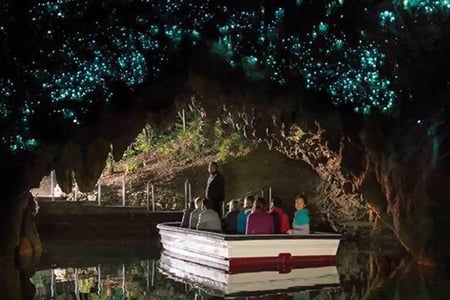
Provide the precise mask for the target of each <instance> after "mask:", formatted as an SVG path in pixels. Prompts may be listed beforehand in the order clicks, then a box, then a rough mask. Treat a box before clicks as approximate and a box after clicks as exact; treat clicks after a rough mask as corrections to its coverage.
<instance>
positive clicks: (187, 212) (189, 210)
mask: <svg viewBox="0 0 450 300" xmlns="http://www.w3.org/2000/svg"><path fill="white" fill-rule="evenodd" d="M197 198H198V197H197ZM197 198H195V199H194V200H193V201H191V202H189V207H188V208H185V209H184V210H183V217H182V218H181V224H180V227H184V228H189V220H190V218H191V213H192V211H193V210H194V209H195V201H196V200H197Z"/></svg>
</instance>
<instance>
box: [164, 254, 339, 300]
mask: <svg viewBox="0 0 450 300" xmlns="http://www.w3.org/2000/svg"><path fill="white" fill-rule="evenodd" d="M159 271H160V272H161V273H162V274H165V275H166V276H168V277H169V278H171V279H173V280H176V281H179V282H182V283H185V284H188V285H189V286H190V287H191V289H192V288H194V289H195V290H199V291H201V292H204V293H206V294H209V295H213V296H220V297H226V298H235V297H246V296H252V295H258V296H261V295H265V296H266V295H275V294H276V295H279V294H284V293H288V294H297V295H299V294H301V295H303V297H300V299H309V297H307V296H308V295H309V293H310V291H313V290H323V289H326V288H337V287H339V275H338V271H337V268H336V266H324V267H309V268H297V269H291V270H290V271H289V272H285V273H279V272H278V271H256V272H244V273H238V274H230V273H227V272H225V271H222V270H217V269H215V268H211V267H207V266H204V265H201V264H197V263H194V262H188V261H184V260H181V259H177V258H173V257H170V256H167V255H165V254H162V255H161V258H160V261H159ZM271 299H272V298H271Z"/></svg>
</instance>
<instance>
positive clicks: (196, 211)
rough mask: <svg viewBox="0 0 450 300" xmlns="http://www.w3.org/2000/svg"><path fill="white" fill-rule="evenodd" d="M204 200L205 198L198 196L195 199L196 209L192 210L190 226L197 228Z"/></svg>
mask: <svg viewBox="0 0 450 300" xmlns="http://www.w3.org/2000/svg"><path fill="white" fill-rule="evenodd" d="M202 201H203V198H200V197H197V198H195V199H194V205H195V209H194V210H193V211H192V212H191V215H190V216H189V228H192V229H197V223H198V216H199V215H200V213H201V212H202V208H201V206H202Z"/></svg>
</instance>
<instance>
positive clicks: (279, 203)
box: [272, 197, 283, 207]
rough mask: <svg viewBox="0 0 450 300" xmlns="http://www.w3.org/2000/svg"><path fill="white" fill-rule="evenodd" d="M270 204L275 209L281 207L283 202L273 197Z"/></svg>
mask: <svg viewBox="0 0 450 300" xmlns="http://www.w3.org/2000/svg"><path fill="white" fill-rule="evenodd" d="M272 204H273V206H275V207H281V206H282V205H283V201H281V199H280V198H276V197H274V198H272Z"/></svg>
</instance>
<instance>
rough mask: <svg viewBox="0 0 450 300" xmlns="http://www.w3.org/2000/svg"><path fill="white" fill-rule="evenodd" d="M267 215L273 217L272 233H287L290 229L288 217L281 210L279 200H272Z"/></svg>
mask: <svg viewBox="0 0 450 300" xmlns="http://www.w3.org/2000/svg"><path fill="white" fill-rule="evenodd" d="M269 213H270V214H271V215H272V217H273V231H274V233H287V232H288V231H289V229H291V226H290V224H289V217H288V215H287V213H285V212H284V210H283V209H282V208H281V200H280V199H279V198H273V199H272V201H270V209H269Z"/></svg>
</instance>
